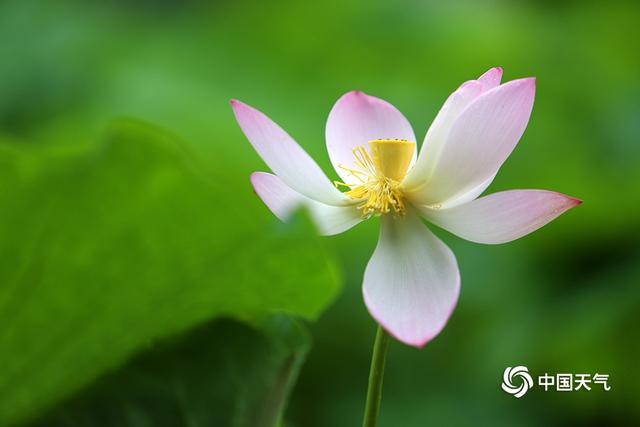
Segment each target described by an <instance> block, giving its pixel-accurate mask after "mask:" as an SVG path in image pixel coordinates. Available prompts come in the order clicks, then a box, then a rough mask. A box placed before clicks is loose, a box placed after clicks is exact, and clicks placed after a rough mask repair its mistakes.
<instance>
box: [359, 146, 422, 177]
mask: <svg viewBox="0 0 640 427" xmlns="http://www.w3.org/2000/svg"><path fill="white" fill-rule="evenodd" d="M369 147H370V148H371V154H372V157H373V162H374V164H375V166H376V169H377V171H378V173H380V174H382V175H383V176H385V177H387V178H390V179H393V180H394V181H398V182H400V181H402V180H403V179H404V177H405V175H406V174H407V170H408V169H409V165H410V164H411V160H412V159H413V153H414V152H415V149H416V143H415V142H412V141H406V140H404V139H374V140H373V141H369Z"/></svg>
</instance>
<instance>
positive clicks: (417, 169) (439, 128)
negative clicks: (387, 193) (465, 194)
mask: <svg viewBox="0 0 640 427" xmlns="http://www.w3.org/2000/svg"><path fill="white" fill-rule="evenodd" d="M482 88H483V86H482V83H480V82H478V81H477V80H470V81H467V82H464V83H463V84H462V85H461V86H460V87H459V88H458V89H457V90H456V91H455V92H453V93H452V94H451V95H449V98H447V100H446V101H445V103H444V105H443V106H442V108H441V109H440V111H439V112H438V115H437V116H436V118H435V119H434V120H433V123H432V124H431V126H430V127H429V130H428V131H427V135H426V136H425V137H424V141H423V142H422V147H421V148H420V155H419V156H418V160H417V161H416V164H415V165H414V167H413V169H411V170H410V171H409V173H408V174H407V177H406V179H405V180H404V183H403V186H404V187H406V188H409V189H411V190H412V192H414V193H415V192H417V193H420V190H421V189H422V188H425V185H426V182H427V181H428V180H429V178H430V177H431V175H432V174H433V171H434V170H435V167H436V164H437V163H438V159H439V158H440V153H441V152H442V150H443V149H444V146H445V143H446V139H447V136H448V135H449V131H450V130H451V127H452V126H453V124H454V123H455V121H456V119H457V118H458V116H460V113H461V112H462V111H463V110H464V109H465V108H466V107H467V106H468V105H469V104H470V103H471V102H472V101H473V100H474V99H476V98H477V97H478V96H479V95H480V94H481V93H482ZM418 197H419V198H420V200H422V199H424V197H420V196H418Z"/></svg>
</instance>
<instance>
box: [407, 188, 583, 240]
mask: <svg viewBox="0 0 640 427" xmlns="http://www.w3.org/2000/svg"><path fill="white" fill-rule="evenodd" d="M580 203H582V202H581V201H580V200H578V199H575V198H573V197H569V196H566V195H564V194H561V193H556V192H553V191H545V190H511V191H503V192H500V193H494V194H490V195H488V196H485V197H481V198H479V199H477V200H474V201H472V202H469V203H466V204H463V205H460V206H457V207H454V208H450V209H438V210H434V209H429V208H425V207H422V208H420V207H418V208H419V209H420V211H421V212H422V213H423V215H424V216H425V217H426V218H427V219H428V220H429V221H431V222H433V223H434V224H436V225H438V226H440V227H442V228H444V229H445V230H448V231H450V232H451V233H453V234H455V235H457V236H460V237H462V238H463V239H466V240H470V241H472V242H477V243H487V244H498V243H505V242H510V241H512V240H515V239H518V238H520V237H522V236H525V235H527V234H529V233H531V232H533V231H535V230H537V229H538V228H540V227H542V226H543V225H545V224H547V223H549V222H550V221H552V220H553V219H555V218H556V217H558V216H559V215H560V214H562V213H563V212H565V211H566V210H568V209H570V208H572V207H574V206H577V205H579V204H580Z"/></svg>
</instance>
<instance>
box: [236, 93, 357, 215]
mask: <svg viewBox="0 0 640 427" xmlns="http://www.w3.org/2000/svg"><path fill="white" fill-rule="evenodd" d="M231 106H232V107H233V112H234V113H235V116H236V120H237V121H238V124H239V125H240V128H242V131H243V132H244V134H245V135H246V136H247V139H249V142H251V145H253V148H255V150H256V151H257V152H258V154H259V155H260V157H262V160H264V162H265V163H266V164H267V166H269V167H270V168H271V170H272V171H273V172H274V173H275V174H276V175H278V176H279V177H280V178H281V179H282V180H283V181H284V182H285V183H287V185H288V186H289V187H291V188H293V189H294V190H296V191H297V192H299V193H301V194H304V195H305V196H307V197H309V198H312V199H314V200H318V201H321V202H323V203H326V204H329V205H337V206H339V205H343V204H345V203H348V200H349V199H348V197H347V196H345V195H343V194H342V193H341V192H340V191H338V190H337V189H336V188H335V187H334V186H333V184H332V183H331V182H330V181H329V179H328V178H327V176H326V175H325V174H324V172H322V170H321V169H320V167H319V166H318V165H317V163H316V162H315V161H314V160H313V159H312V158H311V157H310V156H309V155H308V154H307V153H306V152H305V151H304V150H303V149H302V148H301V147H300V146H299V145H298V144H297V143H296V142H295V141H294V140H293V139H292V138H291V137H290V136H289V135H288V134H287V133H286V132H285V131H284V130H282V128H280V126H278V125H277V124H275V123H274V122H273V121H271V119H269V118H268V117H267V116H265V115H264V114H262V113H261V112H260V111H258V110H256V109H254V108H252V107H250V106H248V105H246V104H243V103H242V102H240V101H236V100H232V101H231Z"/></svg>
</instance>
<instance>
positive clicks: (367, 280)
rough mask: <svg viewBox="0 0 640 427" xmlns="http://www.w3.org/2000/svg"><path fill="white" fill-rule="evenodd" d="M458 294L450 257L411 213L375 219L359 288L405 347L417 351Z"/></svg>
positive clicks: (448, 312) (454, 266) (444, 320)
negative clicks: (377, 224) (375, 237)
mask: <svg viewBox="0 0 640 427" xmlns="http://www.w3.org/2000/svg"><path fill="white" fill-rule="evenodd" d="M459 293H460V274H459V271H458V265H457V263H456V259H455V257H454V255H453V253H452V252H451V250H450V249H449V248H448V247H447V246H446V245H445V244H444V243H442V242H441V241H440V240H439V239H438V238H437V237H436V236H434V235H433V234H432V233H431V232H430V231H429V230H428V229H427V227H426V226H425V225H424V224H423V223H422V222H421V221H420V219H419V218H418V217H417V216H416V215H415V214H413V213H410V214H408V215H406V216H404V217H399V218H395V217H393V216H391V215H384V216H382V217H381V230H380V240H379V241H378V246H377V247H376V250H375V252H374V254H373V256H372V257H371V260H370V261H369V264H368V265H367V269H366V271H365V274H364V286H363V294H364V300H365V304H366V305H367V308H368V309H369V313H371V315H372V316H373V318H374V319H376V320H377V321H378V323H380V324H381V325H382V326H383V327H384V328H385V329H386V330H387V331H388V332H389V333H390V334H391V335H393V336H394V337H396V338H397V339H398V340H400V341H402V342H404V343H405V344H409V345H412V346H416V347H422V346H423V345H424V344H426V343H427V342H428V341H429V340H431V339H432V338H433V337H435V336H436V335H437V334H438V333H439V332H440V331H441V330H442V328H443V327H444V326H445V324H446V323H447V320H448V319H449V316H450V315H451V313H452V311H453V309H454V307H455V305H456V302H457V301H458V295H459Z"/></svg>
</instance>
